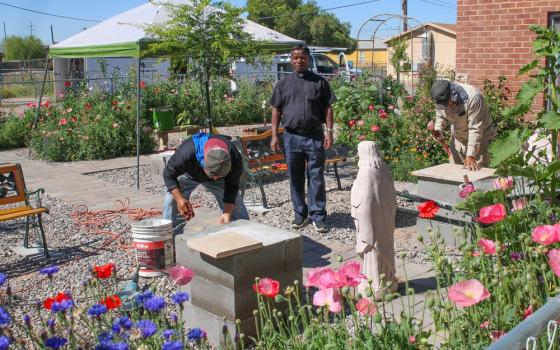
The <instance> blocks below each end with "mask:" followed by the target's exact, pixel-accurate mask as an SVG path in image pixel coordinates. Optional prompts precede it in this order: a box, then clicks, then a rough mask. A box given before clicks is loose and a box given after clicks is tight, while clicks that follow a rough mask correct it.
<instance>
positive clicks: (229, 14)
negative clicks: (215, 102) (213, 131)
mask: <svg viewBox="0 0 560 350" xmlns="http://www.w3.org/2000/svg"><path fill="white" fill-rule="evenodd" d="M210 3H211V1H210V0H192V1H191V3H190V4H187V3H173V2H165V3H162V4H161V5H162V6H164V7H165V8H166V9H167V11H168V13H169V15H170V18H169V20H168V21H167V22H165V23H157V24H150V25H146V26H143V28H144V30H145V31H146V33H147V34H149V35H151V36H153V37H154V39H156V41H155V42H153V43H151V44H150V45H149V46H148V49H147V51H146V52H145V53H144V55H145V56H147V55H150V54H161V53H168V54H180V55H184V57H187V58H188V59H189V62H190V64H189V66H190V68H191V69H192V71H193V72H194V74H195V75H196V76H198V77H200V78H201V79H203V81H204V87H205V90H206V91H205V92H206V94H205V95H206V109H207V113H208V116H207V117H208V124H209V127H210V128H211V127H212V124H211V120H212V113H211V107H210V78H211V77H213V76H226V75H227V74H228V72H229V67H230V65H231V63H232V62H233V61H235V60H237V59H240V58H245V59H246V60H247V62H249V63H253V62H254V61H255V59H256V57H257V56H258V55H259V54H260V50H259V48H258V46H257V43H256V41H255V40H254V39H253V37H252V36H251V34H249V33H247V32H245V31H244V30H243V24H244V20H243V19H242V18H241V17H240V15H241V13H242V10H241V9H239V8H236V7H233V6H231V5H229V4H222V3H220V4H217V5H213V6H210Z"/></svg>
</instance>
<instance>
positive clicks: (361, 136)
mask: <svg viewBox="0 0 560 350" xmlns="http://www.w3.org/2000/svg"><path fill="white" fill-rule="evenodd" d="M365 139H366V137H365V136H364V135H360V136H358V140H360V141H363V140H365Z"/></svg>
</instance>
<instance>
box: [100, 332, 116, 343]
mask: <svg viewBox="0 0 560 350" xmlns="http://www.w3.org/2000/svg"><path fill="white" fill-rule="evenodd" d="M97 340H99V343H107V342H110V341H111V340H113V335H112V334H111V333H109V332H103V333H101V334H99V335H98V336H97Z"/></svg>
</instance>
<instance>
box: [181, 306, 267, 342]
mask: <svg viewBox="0 0 560 350" xmlns="http://www.w3.org/2000/svg"><path fill="white" fill-rule="evenodd" d="M183 321H185V325H186V327H189V328H193V327H199V328H201V329H202V330H204V331H205V332H206V334H207V336H208V340H209V341H210V343H212V344H214V345H215V346H216V347H219V348H224V347H225V346H226V344H232V343H233V344H235V341H236V339H237V338H238V332H237V325H236V324H235V321H230V320H224V318H223V317H220V316H217V315H215V314H212V313H210V312H208V311H206V310H204V309H202V308H199V307H198V306H196V305H193V304H191V303H189V302H187V303H186V304H185V308H184V310H183ZM239 328H240V329H241V332H242V333H244V334H245V335H246V339H248V337H256V328H255V317H254V316H251V317H249V318H247V319H244V320H242V321H241V323H240V325H239ZM226 337H229V343H228V341H226ZM236 348H238V349H239V348H240V347H239V346H237V347H236Z"/></svg>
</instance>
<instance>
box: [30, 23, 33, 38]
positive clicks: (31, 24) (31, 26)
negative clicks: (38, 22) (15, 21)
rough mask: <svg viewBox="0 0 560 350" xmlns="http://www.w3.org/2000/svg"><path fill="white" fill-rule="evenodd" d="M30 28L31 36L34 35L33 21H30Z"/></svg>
mask: <svg viewBox="0 0 560 350" xmlns="http://www.w3.org/2000/svg"><path fill="white" fill-rule="evenodd" d="M29 29H30V30H31V36H33V23H31V21H29Z"/></svg>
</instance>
